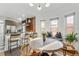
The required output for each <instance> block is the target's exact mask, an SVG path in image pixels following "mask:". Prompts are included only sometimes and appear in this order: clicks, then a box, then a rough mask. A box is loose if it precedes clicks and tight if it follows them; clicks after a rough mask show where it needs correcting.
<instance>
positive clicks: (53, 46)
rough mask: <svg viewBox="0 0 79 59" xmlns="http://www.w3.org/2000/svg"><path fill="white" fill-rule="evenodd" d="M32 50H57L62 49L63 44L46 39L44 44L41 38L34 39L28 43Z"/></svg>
mask: <svg viewBox="0 0 79 59" xmlns="http://www.w3.org/2000/svg"><path fill="white" fill-rule="evenodd" d="M29 44H30V46H31V47H32V49H39V50H53V51H54V50H58V49H60V48H62V47H63V43H62V42H61V41H58V40H56V39H52V38H47V39H46V41H45V42H43V39H42V38H35V39H33V40H32V41H30V42H29Z"/></svg>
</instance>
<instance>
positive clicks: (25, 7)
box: [0, 3, 79, 18]
mask: <svg viewBox="0 0 79 59" xmlns="http://www.w3.org/2000/svg"><path fill="white" fill-rule="evenodd" d="M37 5H38V4H35V6H33V7H30V6H29V4H28V3H0V16H7V17H12V18H21V17H22V15H24V16H25V17H31V16H42V17H47V16H50V14H52V15H53V13H55V12H60V10H65V9H68V7H69V8H70V7H73V8H74V7H78V6H79V4H77V3H75V4H72V3H71V4H68V3H52V4H50V6H49V7H47V8H46V7H44V5H43V4H42V3H41V5H42V6H43V9H42V10H41V11H39V10H37V8H36V6H37Z"/></svg>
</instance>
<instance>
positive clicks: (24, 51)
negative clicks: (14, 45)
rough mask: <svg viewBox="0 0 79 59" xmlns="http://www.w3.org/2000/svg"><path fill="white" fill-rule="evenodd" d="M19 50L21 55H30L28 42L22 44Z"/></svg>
mask: <svg viewBox="0 0 79 59" xmlns="http://www.w3.org/2000/svg"><path fill="white" fill-rule="evenodd" d="M20 50H21V55H22V56H29V55H30V51H31V49H30V46H29V44H23V45H22V46H21V48H20Z"/></svg>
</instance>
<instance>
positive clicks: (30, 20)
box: [22, 17, 36, 32]
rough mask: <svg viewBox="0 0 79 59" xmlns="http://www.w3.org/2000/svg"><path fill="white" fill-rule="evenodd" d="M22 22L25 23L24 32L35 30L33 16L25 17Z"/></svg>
mask: <svg viewBox="0 0 79 59" xmlns="http://www.w3.org/2000/svg"><path fill="white" fill-rule="evenodd" d="M22 23H25V30H26V32H36V26H35V25H36V21H35V17H31V18H26V19H25V20H24V21H22Z"/></svg>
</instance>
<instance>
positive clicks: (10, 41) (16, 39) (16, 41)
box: [8, 36, 19, 53]
mask: <svg viewBox="0 0 79 59" xmlns="http://www.w3.org/2000/svg"><path fill="white" fill-rule="evenodd" d="M18 41H19V39H18V38H17V36H10V39H9V40H8V50H10V53H11V49H12V47H13V46H16V47H18V46H19V45H18ZM12 43H15V44H12Z"/></svg>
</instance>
